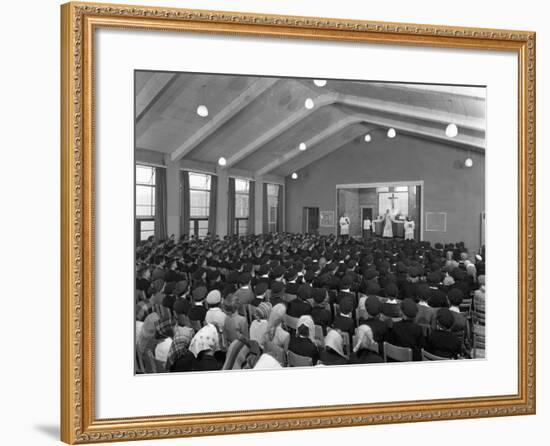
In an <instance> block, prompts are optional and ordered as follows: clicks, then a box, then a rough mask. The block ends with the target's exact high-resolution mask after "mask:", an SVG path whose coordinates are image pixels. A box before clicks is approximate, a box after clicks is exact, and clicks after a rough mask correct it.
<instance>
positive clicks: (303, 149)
mask: <svg viewBox="0 0 550 446" xmlns="http://www.w3.org/2000/svg"><path fill="white" fill-rule="evenodd" d="M298 149H299V150H300V151H301V152H304V151H305V150H306V149H307V146H306V143H305V142H301V143H300V145H299V146H298Z"/></svg>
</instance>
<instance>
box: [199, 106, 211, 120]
mask: <svg viewBox="0 0 550 446" xmlns="http://www.w3.org/2000/svg"><path fill="white" fill-rule="evenodd" d="M197 115H199V116H200V117H201V118H206V117H207V116H208V107H206V105H199V106H198V107H197Z"/></svg>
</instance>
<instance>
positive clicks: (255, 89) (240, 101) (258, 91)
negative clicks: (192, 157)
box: [171, 78, 277, 162]
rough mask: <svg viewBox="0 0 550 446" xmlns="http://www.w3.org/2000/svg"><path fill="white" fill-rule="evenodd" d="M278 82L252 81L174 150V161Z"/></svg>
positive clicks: (262, 79)
mask: <svg viewBox="0 0 550 446" xmlns="http://www.w3.org/2000/svg"><path fill="white" fill-rule="evenodd" d="M276 82H277V79H275V78H260V79H258V80H257V81H255V82H254V83H252V84H251V85H250V86H249V87H248V88H247V89H246V90H244V91H243V92H242V93H241V94H239V96H237V97H236V98H235V99H233V100H232V101H231V102H230V103H229V104H228V105H226V106H225V107H224V108H223V109H222V110H220V112H218V113H217V114H216V115H214V116H213V117H212V119H210V120H209V121H208V122H207V123H206V124H205V125H203V126H202V127H201V128H200V129H199V130H197V131H196V132H195V133H194V134H193V135H191V136H190V137H189V138H188V139H187V140H186V141H185V142H184V143H183V144H182V145H180V146H179V147H178V148H177V149H176V150H174V151H173V152H172V155H171V158H172V162H174V161H178V160H180V159H182V158H183V157H184V156H185V155H187V154H188V153H190V152H191V151H192V150H193V149H194V148H195V147H197V146H198V145H199V144H200V143H201V142H202V141H204V140H205V139H206V138H208V137H209V136H210V135H212V134H213V133H214V132H216V130H218V129H219V128H220V127H221V126H222V125H223V124H225V123H226V122H228V121H229V120H230V119H231V118H233V117H234V116H235V115H236V114H237V113H239V112H240V111H241V110H243V109H244V108H245V107H247V106H248V105H250V104H251V103H252V102H254V101H255V100H256V99H257V98H258V97H259V96H261V95H262V94H263V93H265V92H266V91H267V90H269V89H270V88H271V87H273V85H274V84H275V83H276Z"/></svg>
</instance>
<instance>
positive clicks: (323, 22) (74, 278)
mask: <svg viewBox="0 0 550 446" xmlns="http://www.w3.org/2000/svg"><path fill="white" fill-rule="evenodd" d="M61 15H62V20H61V38H62V39H61V68H62V82H61V84H62V85H61V87H62V89H61V105H62V112H61V121H62V129H61V136H62V138H61V140H62V146H61V221H62V226H61V230H62V232H61V240H62V242H61V253H62V255H61V262H62V263H61V270H62V275H61V301H62V302H61V308H62V314H61V320H62V326H61V331H62V339H61V351H62V354H61V370H62V374H61V387H62V393H61V438H62V440H63V441H65V442H67V443H92V442H107V441H123V440H141V439H157V438H174V437H190V436H201V435H218V434H229V433H244V432H267V431H281V430H294V429H314V428H324V427H337V426H353V425H374V424H383V423H406V422H415V421H430V420H447V419H462V418H476V417H496V416H509V415H524V414H533V413H535V33H533V32H528V31H507V30H495V29H475V28H462V27H449V26H434V25H414V24H401V23H387V22H386V23H380V22H367V21H356V20H343V19H325V18H314V17H290V16H275V15H259V14H248V13H237V12H216V11H199V10H184V9H175V8H156V7H155V8H153V7H137V6H122V5H110V4H90V3H67V4H65V5H63V6H62V8H61ZM102 27H111V28H113V27H114V28H126V29H136V28H140V29H151V30H166V31H181V32H203V33H228V34H239V35H252V36H258V37H262V36H279V37H285V38H302V39H316V40H325V39H330V40H341V41H357V42H369V43H381V44H384V43H389V44H399V45H424V46H437V47H447V48H471V49H490V50H501V51H511V52H515V53H516V54H517V57H518V66H519V89H518V91H519V96H518V107H519V108H518V109H519V114H518V119H519V122H518V124H519V126H518V128H519V135H518V160H519V184H518V188H519V196H518V200H519V206H518V223H519V229H520V230H519V239H518V254H519V277H518V309H519V312H518V313H519V317H518V333H519V337H518V393H517V394H515V395H499V396H487V397H475V398H459V399H446V400H430V401H406V402H395V403H389V404H357V405H339V406H324V407H301V408H279V409H270V410H253V411H238V412H224V413H199V414H187V415H173V416H155V415H153V414H151V416H148V417H141V418H123V419H96V418H95V417H94V397H95V394H94V373H93V371H94V368H93V351H94V347H93V345H94V335H93V333H94V332H93V314H94V299H93V296H94V237H93V228H94V197H93V183H94V175H93V168H92V166H93V156H94V150H93V129H94V124H93V107H94V103H93V99H94V95H93V88H94V86H93V56H94V47H93V35H94V30H96V29H97V28H102Z"/></svg>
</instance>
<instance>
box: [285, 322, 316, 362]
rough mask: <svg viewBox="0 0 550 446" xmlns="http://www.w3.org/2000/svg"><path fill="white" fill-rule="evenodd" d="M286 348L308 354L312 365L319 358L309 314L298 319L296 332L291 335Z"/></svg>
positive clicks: (297, 352) (296, 352)
mask: <svg viewBox="0 0 550 446" xmlns="http://www.w3.org/2000/svg"><path fill="white" fill-rule="evenodd" d="M288 349H289V350H290V351H291V352H293V353H295V354H297V355H300V356H309V357H310V358H311V360H312V363H313V365H315V364H317V361H318V359H319V350H318V348H317V345H316V344H315V325H314V324H313V319H311V316H302V317H301V318H300V319H298V324H297V326H296V334H295V335H294V336H292V337H291V339H290V342H289V344H288Z"/></svg>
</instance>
